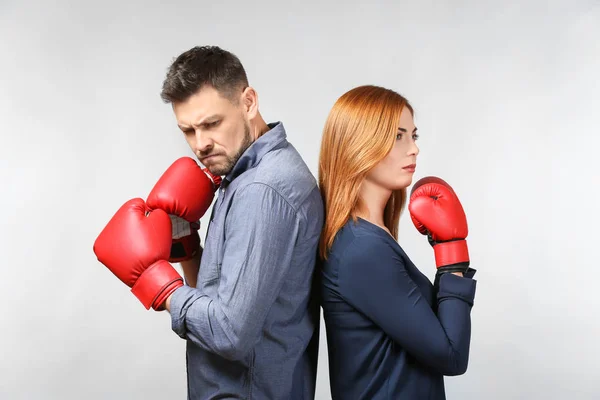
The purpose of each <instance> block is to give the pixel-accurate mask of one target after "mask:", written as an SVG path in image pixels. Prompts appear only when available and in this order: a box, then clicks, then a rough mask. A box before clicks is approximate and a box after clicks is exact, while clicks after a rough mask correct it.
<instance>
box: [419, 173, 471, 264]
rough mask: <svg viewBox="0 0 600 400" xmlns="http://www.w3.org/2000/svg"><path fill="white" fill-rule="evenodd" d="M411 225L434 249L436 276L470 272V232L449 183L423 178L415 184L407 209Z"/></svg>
mask: <svg viewBox="0 0 600 400" xmlns="http://www.w3.org/2000/svg"><path fill="white" fill-rule="evenodd" d="M408 209H409V212H410V216H411V219H412V221H413V224H414V225H415V227H416V228H417V230H418V231H419V232H421V233H422V234H423V235H427V237H428V239H429V243H430V244H431V245H432V246H433V250H434V253H435V262H436V267H437V271H438V274H441V273H446V272H452V273H456V274H460V275H462V273H464V272H466V271H467V270H468V269H469V263H470V259H469V249H468V247H467V241H466V237H467V235H468V233H469V230H468V226H467V218H466V216H465V212H464V210H463V207H462V205H461V203H460V200H459V199H458V196H456V193H454V190H453V189H452V187H451V186H450V185H448V183H446V182H445V181H444V180H442V179H440V178H437V177H432V176H430V177H426V178H422V179H420V180H419V181H418V182H416V183H415V185H414V186H413V188H412V190H411V194H410V203H409V206H408Z"/></svg>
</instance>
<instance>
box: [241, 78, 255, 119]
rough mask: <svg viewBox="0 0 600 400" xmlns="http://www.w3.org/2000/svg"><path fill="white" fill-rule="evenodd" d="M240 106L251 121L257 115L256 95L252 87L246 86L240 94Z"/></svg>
mask: <svg viewBox="0 0 600 400" xmlns="http://www.w3.org/2000/svg"><path fill="white" fill-rule="evenodd" d="M242 104H243V107H244V112H245V113H246V115H247V116H248V119H253V118H254V117H256V115H257V114H258V94H257V93H256V90H254V88H253V87H251V86H248V87H247V88H246V89H244V92H243V93H242Z"/></svg>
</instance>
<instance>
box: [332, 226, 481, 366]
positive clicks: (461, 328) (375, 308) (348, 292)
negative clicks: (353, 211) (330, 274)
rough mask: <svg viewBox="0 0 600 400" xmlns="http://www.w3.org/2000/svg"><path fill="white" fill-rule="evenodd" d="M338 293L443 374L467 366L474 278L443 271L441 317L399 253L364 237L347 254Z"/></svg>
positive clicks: (422, 360) (401, 344)
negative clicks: (411, 276) (414, 280)
mask: <svg viewBox="0 0 600 400" xmlns="http://www.w3.org/2000/svg"><path fill="white" fill-rule="evenodd" d="M339 285H340V293H341V295H342V296H344V298H345V299H346V301H348V302H349V303H350V304H352V305H353V306H354V307H355V308H357V309H358V310H360V311H361V312H362V313H364V314H365V315H366V316H367V317H368V318H370V319H371V320H372V321H373V322H374V323H375V324H377V325H378V326H379V327H380V328H381V329H382V330H383V331H384V332H385V333H386V334H387V335H389V336H390V337H391V338H392V339H393V340H394V341H395V342H397V343H398V344H399V345H400V346H402V347H403V348H404V349H405V350H406V351H407V352H408V353H410V354H411V355H412V356H414V357H415V358H416V359H417V360H418V361H419V362H421V363H423V364H425V365H427V366H429V367H431V368H434V369H435V370H437V371H439V372H440V373H442V374H444V375H460V374H463V373H464V372H465V371H466V370H467V365H468V360H469V346H470V341H471V317H470V314H471V307H472V306H473V299H474V296H475V288H476V281H474V280H472V279H469V278H463V277H460V276H456V275H454V274H443V275H442V276H441V277H440V283H439V292H438V293H437V302H438V307H437V315H436V313H435V312H434V311H433V310H432V308H431V306H430V305H429V303H428V302H427V300H426V299H425V298H424V297H423V296H422V294H421V290H420V289H419V288H418V286H417V285H416V284H415V283H414V282H413V281H412V279H411V278H410V276H409V274H408V272H407V271H406V268H405V265H404V262H403V261H402V259H401V258H400V256H399V255H398V254H397V253H396V252H395V251H394V250H393V249H392V248H391V247H390V244H388V243H386V242H385V241H383V240H382V239H381V238H378V237H361V238H357V239H355V241H354V243H353V245H351V246H349V250H348V251H347V252H346V253H345V254H344V256H343V258H342V263H341V266H340V272H339Z"/></svg>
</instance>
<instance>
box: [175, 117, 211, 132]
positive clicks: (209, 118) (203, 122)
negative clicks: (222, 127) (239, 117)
mask: <svg viewBox="0 0 600 400" xmlns="http://www.w3.org/2000/svg"><path fill="white" fill-rule="evenodd" d="M219 118H221V115H220V114H213V115H209V116H208V117H206V118H203V119H201V120H200V121H199V122H196V123H195V124H193V125H194V126H201V125H204V124H206V123H210V122H212V120H215V119H219ZM177 126H178V127H179V129H181V130H186V129H190V127H189V126H187V125H181V124H177Z"/></svg>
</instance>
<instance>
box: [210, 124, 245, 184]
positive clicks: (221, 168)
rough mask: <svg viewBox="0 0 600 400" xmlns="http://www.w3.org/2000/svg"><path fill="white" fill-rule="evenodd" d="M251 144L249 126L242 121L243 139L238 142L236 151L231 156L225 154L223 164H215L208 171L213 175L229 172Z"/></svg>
mask: <svg viewBox="0 0 600 400" xmlns="http://www.w3.org/2000/svg"><path fill="white" fill-rule="evenodd" d="M251 144H252V137H251V136H250V126H249V125H248V123H244V139H243V140H242V143H241V144H240V148H239V149H238V151H237V153H236V154H234V155H233V156H228V155H225V164H224V165H215V166H214V167H213V168H210V172H211V173H212V174H214V175H220V176H223V175H227V174H229V173H230V172H231V170H232V169H233V167H234V166H235V164H236V163H237V162H238V160H239V159H240V157H241V156H242V154H244V152H245V151H246V150H248V147H250V145H251Z"/></svg>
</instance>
